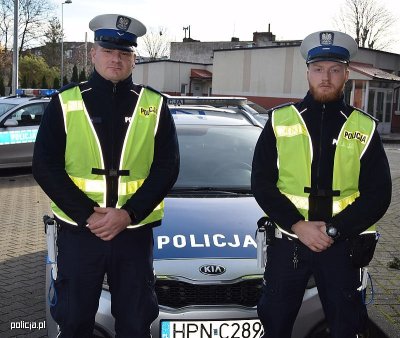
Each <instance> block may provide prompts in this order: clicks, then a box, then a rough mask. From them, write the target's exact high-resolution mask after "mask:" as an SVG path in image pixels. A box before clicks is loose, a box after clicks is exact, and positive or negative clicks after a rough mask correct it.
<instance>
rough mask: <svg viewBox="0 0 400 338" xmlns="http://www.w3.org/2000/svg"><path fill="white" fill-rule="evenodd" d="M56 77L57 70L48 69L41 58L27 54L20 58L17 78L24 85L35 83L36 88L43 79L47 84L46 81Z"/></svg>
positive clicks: (53, 68)
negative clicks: (21, 80) (24, 83)
mask: <svg viewBox="0 0 400 338" xmlns="http://www.w3.org/2000/svg"><path fill="white" fill-rule="evenodd" d="M56 76H58V69H57V68H55V67H52V68H50V67H49V65H48V64H47V63H46V61H45V60H44V59H43V58H42V57H38V56H35V55H30V54H28V55H25V56H23V57H21V58H20V61H19V77H20V79H21V78H22V79H23V82H26V84H33V83H35V84H36V86H37V85H38V84H40V83H42V80H43V77H45V78H46V82H47V79H53V78H54V77H56Z"/></svg>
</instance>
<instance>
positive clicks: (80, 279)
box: [50, 226, 158, 338]
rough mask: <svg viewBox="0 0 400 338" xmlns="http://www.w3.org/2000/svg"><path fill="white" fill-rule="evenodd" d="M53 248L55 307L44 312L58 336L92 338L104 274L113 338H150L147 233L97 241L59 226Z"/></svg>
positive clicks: (153, 305) (154, 312) (152, 308)
mask: <svg viewBox="0 0 400 338" xmlns="http://www.w3.org/2000/svg"><path fill="white" fill-rule="evenodd" d="M57 246H58V259H57V261H58V277H57V280H56V282H55V291H56V294H57V302H56V305H55V306H53V307H51V309H50V311H51V314H52V316H53V318H54V320H55V321H56V322H57V324H58V325H59V327H60V331H61V334H60V336H59V337H68V338H69V337H82V338H88V337H92V336H93V328H94V323H95V315H96V312H97V308H98V304H99V297H100V293H101V290H102V283H103V278H104V274H105V273H106V274H107V282H108V284H109V288H110V293H111V313H112V315H113V316H114V318H115V331H116V337H119V338H122V337H132V338H149V337H150V325H151V323H152V322H153V320H154V319H155V318H157V316H158V304H157V298H156V295H155V292H154V283H155V278H154V273H153V253H152V252H153V231H152V229H135V230H133V229H132V230H130V229H128V230H125V231H122V232H121V233H120V234H118V235H117V236H116V237H115V238H114V239H112V240H111V241H103V240H101V239H99V238H98V237H96V236H95V235H93V234H92V233H91V232H90V231H89V230H88V229H86V228H70V227H65V226H64V227H61V229H60V231H59V233H58V239H57Z"/></svg>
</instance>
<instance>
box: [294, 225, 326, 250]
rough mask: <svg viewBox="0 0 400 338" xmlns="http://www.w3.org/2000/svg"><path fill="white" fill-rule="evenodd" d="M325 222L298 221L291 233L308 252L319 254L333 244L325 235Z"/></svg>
mask: <svg viewBox="0 0 400 338" xmlns="http://www.w3.org/2000/svg"><path fill="white" fill-rule="evenodd" d="M325 225H326V224H325V222H317V221H298V222H297V223H296V224H294V225H293V226H292V231H293V232H294V233H295V234H296V235H297V237H298V238H299V240H300V241H301V242H302V243H303V244H304V245H306V246H307V247H308V248H310V250H312V251H315V252H321V251H324V250H326V249H328V248H329V247H330V246H331V245H332V244H333V239H332V238H330V237H329V236H328V235H327V234H326V231H325V229H326V227H325Z"/></svg>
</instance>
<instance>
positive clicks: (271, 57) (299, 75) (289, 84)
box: [134, 41, 400, 133]
mask: <svg viewBox="0 0 400 338" xmlns="http://www.w3.org/2000/svg"><path fill="white" fill-rule="evenodd" d="M181 44H182V46H184V47H185V49H184V54H181V55H185V56H186V61H176V60H165V61H156V62H145V63H139V64H137V65H136V69H135V71H134V80H135V82H138V83H143V84H148V85H150V86H152V87H154V88H156V89H158V90H160V91H163V92H166V93H170V94H182V95H196V96H197V95H218V96H221V95H222V96H223V95H226V96H245V97H248V98H249V99H250V100H252V101H254V102H256V103H258V104H260V105H262V106H264V107H266V108H270V107H273V106H275V105H278V104H281V103H285V102H288V101H298V100H301V99H302V98H303V97H304V96H305V94H306V92H307V90H308V83H307V78H306V72H307V67H306V64H305V61H304V59H303V58H302V56H301V54H300V42H299V41H294V42H290V43H282V44H281V45H278V44H279V42H276V43H274V44H272V45H270V46H264V47H257V46H255V45H251V46H250V45H249V44H247V45H246V46H245V47H242V46H240V47H238V46H234V47H231V48H226V49H223V48H222V49H221V48H216V45H213V47H212V48H216V49H214V50H212V58H210V60H212V63H194V62H188V61H187V60H190V58H191V55H192V56H193V58H194V59H195V58H196V57H195V56H196V55H199V50H201V51H202V52H201V54H202V55H203V57H204V58H207V55H208V54H207V53H209V52H210V50H209V48H210V47H209V46H210V45H209V44H208V45H203V47H204V48H203V49H201V48H200V47H199V46H200V45H198V46H196V45H195V46H196V49H193V50H192V52H191V51H190V48H189V49H188V48H187V47H188V45H185V42H183V43H181ZM190 44H191V45H193V44H202V42H191V43H190ZM205 44H206V43H205ZM249 46H250V47H249ZM174 48H178V46H175V47H174ZM182 48H183V47H182ZM193 48H194V47H193ZM196 51H197V52H196ZM191 53H192V54H191ZM196 53H197V54H196ZM177 54H179V53H177ZM171 56H172V54H171ZM204 60H205V59H204ZM399 75H400V55H398V54H393V53H388V52H382V51H376V50H371V49H365V48H360V49H359V52H358V54H357V55H356V57H355V59H354V60H353V62H352V63H351V64H350V77H349V81H348V83H347V84H346V89H345V96H346V101H347V102H349V103H350V104H352V105H354V106H356V107H358V108H361V109H363V110H365V111H368V112H369V113H370V114H371V115H373V116H375V117H376V118H378V119H379V120H380V121H381V123H380V125H379V130H380V132H381V133H388V132H390V131H392V132H400V100H399V97H400V76H399Z"/></svg>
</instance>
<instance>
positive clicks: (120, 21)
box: [115, 16, 132, 31]
mask: <svg viewBox="0 0 400 338" xmlns="http://www.w3.org/2000/svg"><path fill="white" fill-rule="evenodd" d="M131 21H132V20H131V19H129V18H127V17H125V16H119V17H118V18H117V22H116V24H115V26H116V27H117V28H118V29H120V30H122V31H126V30H128V28H129V25H130V24H131Z"/></svg>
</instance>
